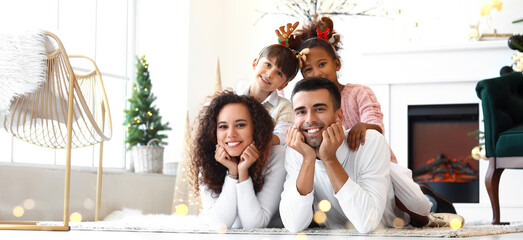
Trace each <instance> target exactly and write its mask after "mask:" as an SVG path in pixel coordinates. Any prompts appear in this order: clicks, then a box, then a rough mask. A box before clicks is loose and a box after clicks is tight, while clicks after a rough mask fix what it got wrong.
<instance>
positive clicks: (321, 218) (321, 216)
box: [314, 211, 327, 224]
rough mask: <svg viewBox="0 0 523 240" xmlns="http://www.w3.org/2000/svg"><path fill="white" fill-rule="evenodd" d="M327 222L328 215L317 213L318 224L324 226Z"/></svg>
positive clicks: (315, 218)
mask: <svg viewBox="0 0 523 240" xmlns="http://www.w3.org/2000/svg"><path fill="white" fill-rule="evenodd" d="M325 221H327V214H325V213H324V212H322V211H316V212H315V213H314V222H316V223H317V224H323V223H325Z"/></svg>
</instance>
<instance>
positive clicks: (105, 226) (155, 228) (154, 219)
mask: <svg viewBox="0 0 523 240" xmlns="http://www.w3.org/2000/svg"><path fill="white" fill-rule="evenodd" d="M55 224H60V223H58V222H41V223H40V225H55ZM70 226H71V229H72V230H94V231H136V232H177V233H226V234H286V235H295V234H294V233H290V232H288V231H287V230H285V229H281V228H257V229H249V230H243V229H224V228H220V227H216V226H209V225H202V224H201V223H200V222H198V219H197V217H195V216H185V217H182V216H176V215H153V214H148V215H144V214H142V213H141V211H139V210H131V209H123V210H122V211H116V212H113V213H112V214H110V215H109V216H107V218H106V219H104V221H100V222H76V223H75V222H72V223H70ZM516 232H523V222H518V223H511V225H503V226H499V225H498V226H493V225H490V224H475V223H469V224H467V223H465V225H464V226H463V227H462V228H461V229H457V230H455V229H451V228H448V227H447V228H401V229H395V228H381V229H377V230H375V231H374V232H372V233H370V234H360V233H358V232H357V231H356V230H355V229H338V230H330V229H323V228H315V229H307V230H305V231H303V232H301V233H304V234H310V235H336V236H339V235H348V236H374V237H379V236H387V237H442V238H465V237H479V236H487V235H497V234H506V233H516Z"/></svg>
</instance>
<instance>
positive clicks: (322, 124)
mask: <svg viewBox="0 0 523 240" xmlns="http://www.w3.org/2000/svg"><path fill="white" fill-rule="evenodd" d="M292 106H293V108H294V126H296V127H297V128H298V129H299V130H300V132H301V133H302V134H303V136H304V137H305V142H306V143H307V144H309V145H310V146H311V147H313V148H318V147H319V146H320V145H321V142H322V141H323V137H322V133H323V131H324V130H325V129H326V128H327V127H329V126H330V125H331V124H332V123H334V122H336V120H340V121H341V119H342V114H341V109H338V110H337V111H334V107H333V103H332V100H331V97H330V95H329V91H328V90H326V89H318V90H314V91H300V92H298V93H296V94H295V95H294V97H293V99H292Z"/></svg>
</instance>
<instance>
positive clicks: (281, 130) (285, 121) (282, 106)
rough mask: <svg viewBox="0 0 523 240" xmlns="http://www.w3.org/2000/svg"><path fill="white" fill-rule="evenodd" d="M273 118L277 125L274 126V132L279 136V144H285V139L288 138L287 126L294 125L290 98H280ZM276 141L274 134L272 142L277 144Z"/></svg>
mask: <svg viewBox="0 0 523 240" xmlns="http://www.w3.org/2000/svg"><path fill="white" fill-rule="evenodd" d="M273 118H274V122H275V123H276V126H275V127H274V131H273V132H272V133H273V134H274V135H276V136H277V137H278V138H279V143H278V144H280V145H285V139H286V138H287V135H286V134H285V131H286V130H287V128H289V127H290V126H292V125H293V123H292V121H293V118H294V117H293V112H292V107H291V102H290V101H289V100H288V99H286V98H282V97H280V98H278V105H277V106H276V107H275V113H274V116H273ZM275 143H276V140H275V139H274V136H273V141H272V144H273V145H276V144H275Z"/></svg>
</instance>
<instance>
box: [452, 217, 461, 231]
mask: <svg viewBox="0 0 523 240" xmlns="http://www.w3.org/2000/svg"><path fill="white" fill-rule="evenodd" d="M461 224H462V223H461V220H459V219H457V218H453V219H452V220H450V228H452V229H460V228H461V227H462V225H461Z"/></svg>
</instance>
